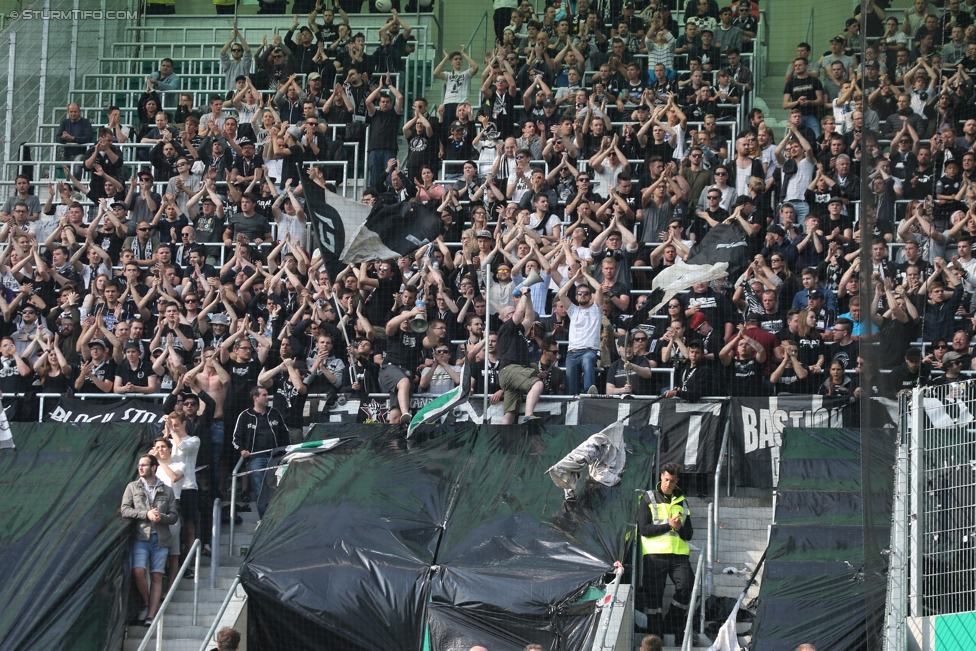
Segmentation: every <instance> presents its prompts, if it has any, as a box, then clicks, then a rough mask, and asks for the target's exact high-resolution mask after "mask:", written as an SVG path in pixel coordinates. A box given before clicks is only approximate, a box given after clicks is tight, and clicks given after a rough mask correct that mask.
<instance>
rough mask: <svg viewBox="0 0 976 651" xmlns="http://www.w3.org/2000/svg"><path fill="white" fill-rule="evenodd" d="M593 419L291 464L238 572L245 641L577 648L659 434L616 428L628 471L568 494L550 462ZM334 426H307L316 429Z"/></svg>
mask: <svg viewBox="0 0 976 651" xmlns="http://www.w3.org/2000/svg"><path fill="white" fill-rule="evenodd" d="M600 429H601V428H600V427H599V426H580V427H576V428H571V427H566V426H554V427H539V426H536V427H533V428H531V429H526V428H514V427H484V428H479V427H478V426H475V425H467V424H463V425H460V424H459V425H458V426H457V427H456V428H453V427H440V428H422V429H420V430H418V431H417V432H416V433H415V435H414V437H412V438H411V440H410V441H409V442H407V441H406V440H404V439H403V430H402V428H382V427H379V426H375V425H362V426H357V427H350V426H349V425H345V426H342V428H341V432H340V433H341V435H342V436H349V435H359V438H358V439H357V440H354V441H351V442H349V443H346V444H345V445H343V446H340V447H339V448H336V449H335V450H333V451H330V452H328V453H325V454H322V455H317V456H316V457H314V458H311V459H309V460H306V461H301V462H299V463H292V464H291V465H290V467H289V468H288V471H287V472H286V473H285V475H284V480H283V482H282V483H281V485H280V486H279V487H278V490H277V495H276V497H275V499H274V501H273V502H272V503H271V505H270V508H269V509H268V511H267V513H266V514H265V518H264V521H263V524H262V526H261V528H260V529H259V530H258V533H257V535H256V537H255V538H254V540H253V541H252V543H251V548H250V551H249V554H248V556H247V558H246V559H245V562H244V566H243V568H242V570H241V578H242V582H243V585H244V588H245V590H246V591H247V593H248V595H249V610H248V634H249V639H248V641H249V644H254V645H255V646H256V647H257V648H261V649H265V650H274V649H295V648H308V649H325V648H328V649H349V650H359V649H362V650H366V649H369V650H371V651H372V650H374V649H378V648H385V649H411V650H417V651H419V650H420V649H424V648H429V649H431V650H432V651H467V649H468V648H470V647H471V646H472V645H474V644H480V645H484V646H487V647H488V648H490V649H492V651H508V650H511V651H517V650H520V649H521V648H522V647H524V645H525V644H527V643H529V642H534V643H538V644H542V645H543V646H544V647H545V648H547V649H553V650H555V649H561V650H568V651H582V650H583V649H588V648H589V645H590V644H592V639H593V635H594V632H595V631H594V629H595V624H596V621H597V617H596V612H595V603H594V602H593V601H586V600H585V599H584V600H581V597H583V596H584V595H585V594H586V592H587V589H588V588H590V587H591V586H603V585H604V584H605V581H606V580H607V579H606V577H607V575H608V574H609V573H610V572H612V570H613V562H614V561H615V560H622V561H624V562H629V561H630V557H629V551H628V550H629V547H628V543H629V541H630V538H631V536H630V535H629V534H628V532H629V531H631V530H632V527H633V523H634V521H635V519H636V507H637V497H636V495H635V492H634V491H635V490H636V489H643V488H646V487H647V486H648V483H649V481H650V479H651V477H652V473H653V468H654V451H655V445H656V438H655V437H654V435H653V434H652V432H651V428H650V427H643V428H636V427H628V428H625V431H624V442H625V445H626V447H627V467H626V470H625V472H624V474H623V477H622V481H621V483H620V484H618V485H617V486H614V487H612V488H608V487H605V486H601V485H599V484H597V483H596V482H593V481H592V480H587V481H586V483H585V484H584V485H583V486H582V490H581V491H580V497H579V499H578V500H576V501H572V502H565V501H564V500H563V491H562V490H560V489H559V488H557V487H556V486H555V485H554V484H553V482H552V480H551V479H550V478H549V476H548V475H547V474H546V470H547V469H548V468H549V467H550V466H552V465H553V464H554V463H556V462H557V461H559V460H560V459H561V458H563V456H565V455H566V454H568V453H569V452H570V451H571V450H573V449H574V448H575V447H576V446H577V445H578V444H579V443H581V442H582V441H583V440H585V439H586V438H587V437H588V436H590V435H591V434H594V433H596V432H597V431H599V430H600ZM335 432H336V430H335V429H334V428H333V429H330V428H329V427H328V426H319V427H318V428H317V429H316V430H314V431H313V436H315V437H316V438H317V437H321V438H328V437H329V436H335V435H336V434H335Z"/></svg>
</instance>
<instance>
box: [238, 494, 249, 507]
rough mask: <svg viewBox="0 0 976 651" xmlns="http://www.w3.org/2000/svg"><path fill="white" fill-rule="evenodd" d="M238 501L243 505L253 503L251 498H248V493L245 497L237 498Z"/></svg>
mask: <svg viewBox="0 0 976 651" xmlns="http://www.w3.org/2000/svg"><path fill="white" fill-rule="evenodd" d="M237 501H238V502H240V503H241V504H247V503H248V502H250V501H251V498H250V497H249V496H248V494H247V493H244V494H243V495H241V496H240V497H238V498H237Z"/></svg>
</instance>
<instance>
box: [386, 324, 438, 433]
mask: <svg viewBox="0 0 976 651" xmlns="http://www.w3.org/2000/svg"><path fill="white" fill-rule="evenodd" d="M426 313H427V308H426V307H424V306H423V305H415V306H414V307H413V308H411V309H409V310H408V309H404V310H402V311H401V312H400V314H398V315H397V316H395V317H393V318H392V319H390V321H389V322H387V324H386V337H387V342H386V356H385V357H384V358H383V366H382V367H380V386H381V387H382V388H383V391H386V392H387V393H389V394H390V422H391V423H395V422H399V423H400V424H401V425H407V424H409V423H410V419H411V418H413V415H412V414H411V413H410V391H411V389H412V388H413V381H414V380H415V379H418V378H419V374H418V373H417V368H418V367H419V366H420V364H421V362H422V360H423V339H424V335H423V333H422V332H421V333H418V332H414V331H413V330H412V329H411V328H410V322H411V321H412V320H413V318H414V317H415V316H417V315H418V314H423V315H425V316H426Z"/></svg>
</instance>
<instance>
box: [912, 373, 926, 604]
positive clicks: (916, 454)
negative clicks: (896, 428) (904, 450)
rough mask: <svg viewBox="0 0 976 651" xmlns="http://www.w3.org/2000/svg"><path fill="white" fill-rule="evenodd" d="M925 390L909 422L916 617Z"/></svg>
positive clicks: (915, 397) (915, 394) (916, 396)
mask: <svg viewBox="0 0 976 651" xmlns="http://www.w3.org/2000/svg"><path fill="white" fill-rule="evenodd" d="M922 391H924V389H922V388H916V389H914V390H913V391H912V406H911V418H910V419H909V430H908V431H909V444H908V445H909V449H910V451H911V465H910V468H909V477H910V479H909V486H911V487H912V488H911V489H910V490H911V495H912V503H911V513H910V514H909V518H910V522H911V525H910V527H909V530H908V534H909V543H908V545H909V548H910V550H911V551H910V554H909V559H910V565H911V567H910V570H909V575H910V577H911V578H910V584H909V589H908V594H909V602H908V612H909V614H910V615H911V616H913V617H920V616H921V615H922V545H921V536H920V533H921V528H922V515H923V514H922V511H923V509H924V505H923V504H922V500H923V496H924V488H925V472H924V469H923V465H922V464H923V460H922V427H923V425H924V417H923V413H922Z"/></svg>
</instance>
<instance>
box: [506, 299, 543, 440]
mask: <svg viewBox="0 0 976 651" xmlns="http://www.w3.org/2000/svg"><path fill="white" fill-rule="evenodd" d="M499 317H500V318H501V320H502V325H501V327H500V328H499V329H498V351H499V359H498V368H499V381H500V383H501V387H502V389H503V390H504V391H505V416H504V418H503V419H502V424H503V425H511V424H513V423H514V422H515V417H516V416H517V415H518V411H519V402H521V400H522V397H523V396H525V418H524V419H523V421H522V422H526V421H530V420H538V417H537V416H535V415H534V412H535V406H536V404H537V403H538V402H539V396H541V395H542V390H543V388H545V384H544V383H543V381H542V378H540V376H539V373H538V372H537V371H536V370H535V369H534V368H532V362H531V360H530V359H529V346H528V343H527V342H526V337H529V336H530V335H531V332H532V327H533V325H534V324H535V310H533V308H532V298H531V296H530V295H529V292H524V293H523V294H522V296H521V297H520V298H519V300H518V303H516V304H515V307H505V308H502V310H501V311H500V312H499Z"/></svg>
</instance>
